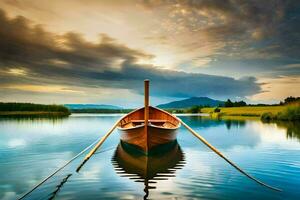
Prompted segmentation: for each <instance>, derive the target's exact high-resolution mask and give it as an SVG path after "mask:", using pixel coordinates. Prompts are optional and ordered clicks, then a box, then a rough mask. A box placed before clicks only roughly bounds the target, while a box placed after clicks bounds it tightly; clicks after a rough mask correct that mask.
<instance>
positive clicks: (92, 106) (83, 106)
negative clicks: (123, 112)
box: [64, 104, 123, 110]
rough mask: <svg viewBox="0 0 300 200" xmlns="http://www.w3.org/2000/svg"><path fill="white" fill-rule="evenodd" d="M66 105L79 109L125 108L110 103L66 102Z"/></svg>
mask: <svg viewBox="0 0 300 200" xmlns="http://www.w3.org/2000/svg"><path fill="white" fill-rule="evenodd" d="M64 106H65V107H67V108H68V109H71V110H79V109H111V110H117V109H118V110H120V109H123V108H122V107H119V106H114V105H109V104H64Z"/></svg>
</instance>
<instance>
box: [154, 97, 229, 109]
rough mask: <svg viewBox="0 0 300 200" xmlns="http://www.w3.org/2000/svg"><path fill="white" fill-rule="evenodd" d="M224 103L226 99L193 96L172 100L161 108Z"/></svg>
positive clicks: (212, 105)
mask: <svg viewBox="0 0 300 200" xmlns="http://www.w3.org/2000/svg"><path fill="white" fill-rule="evenodd" d="M220 104H224V101H219V100H214V99H211V98H208V97H191V98H189V99H184V100H181V101H172V102H170V103H166V104H160V105H158V106H157V107H159V108H189V107H192V106H211V107H214V106H218V105H220Z"/></svg>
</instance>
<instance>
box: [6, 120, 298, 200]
mask: <svg viewBox="0 0 300 200" xmlns="http://www.w3.org/2000/svg"><path fill="white" fill-rule="evenodd" d="M119 117H120V116H118V115H101V114H74V115H71V116H70V117H68V118H63V119H0V171H1V174H0V199H2V200H9V199H16V198H18V197H20V196H21V195H22V194H24V193H25V192H26V191H28V190H29V189H31V188H32V187H33V186H35V185H36V184H37V183H38V182H40V181H41V180H42V179H44V178H45V177H47V176H48V175H49V174H50V173H52V172H53V171H55V170H56V169H57V168H58V167H60V166H61V165H63V164H64V163H65V162H66V161H68V160H69V159H71V158H72V157H73V156H75V155H76V154H77V153H79V152H80V151H81V150H82V149H84V148H85V147H86V146H88V145H89V144H91V143H92V142H94V141H95V140H96V139H97V138H99V137H101V136H103V135H104V134H105V133H106V132H107V131H108V130H109V128H110V127H111V126H112V125H113V124H114V123H115V121H116V120H117V119H118V118H119ZM180 118H181V119H182V120H183V121H185V122H186V123H187V124H188V125H190V126H191V127H192V128H193V129H194V130H196V131H197V132H198V133H200V134H201V135H202V136H203V137H205V138H206V139H207V140H208V141H209V142H210V143H211V144H213V145H214V146H215V147H217V148H218V149H219V150H220V151H221V152H222V153H223V154H224V155H226V156H227V157H229V158H230V159H231V160H232V161H233V162H235V163H237V164H238V166H240V167H241V168H242V169H244V170H245V171H246V172H248V173H250V174H251V175H253V176H254V177H256V178H258V179H260V180H262V181H264V182H266V183H268V184H270V185H272V186H276V187H278V188H281V189H282V190H283V191H282V192H276V191H272V190H270V189H268V188H265V187H262V186H261V185H258V184H257V183H255V182H254V181H252V180H250V179H248V178H247V177H245V176H244V175H242V174H241V173H240V172H238V171H237V170H236V169H234V168H233V167H232V166H230V165H229V164H228V163H226V162H225V161H224V160H223V159H221V158H220V157H218V156H217V155H216V154H215V153H213V152H212V151H211V150H210V149H208V148H207V147H206V146H205V145H203V144H202V143H201V142H200V141H199V140H198V139H196V138H195V137H194V136H192V135H191V134H190V133H189V132H188V131H187V130H185V129H184V127H181V128H180V130H179V133H178V137H177V138H178V139H177V143H176V144H174V146H173V147H172V148H170V149H168V150H166V152H165V153H161V154H159V155H156V156H153V157H151V158H149V159H148V160H146V159H145V157H143V156H141V155H135V154H130V153H128V151H127V150H126V149H124V148H123V146H122V145H121V144H120V142H119V135H118V132H117V131H115V132H114V133H113V134H112V135H111V136H110V137H109V138H108V140H106V142H105V143H104V144H103V146H102V147H101V148H100V149H99V150H98V151H97V153H96V154H95V155H94V156H93V157H92V158H91V159H90V160H89V161H88V162H87V163H86V164H85V165H84V166H83V167H82V169H81V170H80V172H79V173H77V172H76V171H75V170H76V168H77V166H78V164H79V163H80V162H81V161H82V159H83V157H84V155H82V156H80V157H79V158H78V159H76V160H75V161H74V162H72V163H71V164H70V165H68V166H67V167H66V168H64V169H63V170H62V171H60V172H59V173H58V174H56V175H55V176H54V177H52V178H51V179H49V180H48V181H47V182H45V183H44V184H43V185H42V186H41V187H39V188H38V189H37V190H35V191H34V192H33V193H31V194H30V195H29V196H27V197H26V199H143V198H145V199H299V198H300V190H299V188H300V128H299V126H300V125H299V123H298V124H293V123H280V124H275V123H262V122H261V121H259V120H211V119H208V118H206V117H201V116H180ZM145 162H147V164H148V166H149V169H147V170H146V169H145Z"/></svg>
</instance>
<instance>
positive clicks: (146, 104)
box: [144, 79, 149, 152]
mask: <svg viewBox="0 0 300 200" xmlns="http://www.w3.org/2000/svg"><path fill="white" fill-rule="evenodd" d="M144 90H145V94H144V95H145V102H144V104H145V109H144V120H145V129H144V131H145V137H146V141H147V146H146V152H148V120H149V80H148V79H146V80H145V81H144Z"/></svg>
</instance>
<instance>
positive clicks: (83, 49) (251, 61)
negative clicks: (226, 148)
mask: <svg viewBox="0 0 300 200" xmlns="http://www.w3.org/2000/svg"><path fill="white" fill-rule="evenodd" d="M299 4H300V3H299V2H298V1H293V0H291V1H275V0H274V1H272V0H271V1H256V0H251V1H236V0H231V1H217V0H199V1H192V0H182V1H181V0H171V1H161V0H144V1H142V0H136V1H134V0H114V1H109V0H101V1H97V0H85V1H83V0H74V1H59V0H52V1H42V2H41V1H35V0H4V1H1V2H0V25H1V26H0V27H1V28H0V35H1V37H0V48H1V51H0V101H14V102H15V101H17V102H18V101H19V102H23V101H29V102H36V103H103V104H117V105H120V106H125V107H128V106H129V107H132V106H136V105H138V104H140V101H141V99H142V96H141V95H142V94H143V91H142V90H143V80H144V79H146V78H148V79H150V80H151V81H152V82H151V96H153V98H152V104H154V105H156V104H158V103H164V102H167V101H170V100H178V99H182V98H187V97H192V96H207V97H211V98H216V99H220V100H225V99H227V98H231V99H244V100H246V101H247V102H250V103H258V102H264V103H274V102H279V101H280V100H282V99H284V98H285V97H286V96H300V92H299V91H300V90H299V86H300V56H299V55H300V27H299V26H298V24H299V23H300V13H299V8H300V5H299ZM119 94H122V98H120V95H119Z"/></svg>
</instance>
